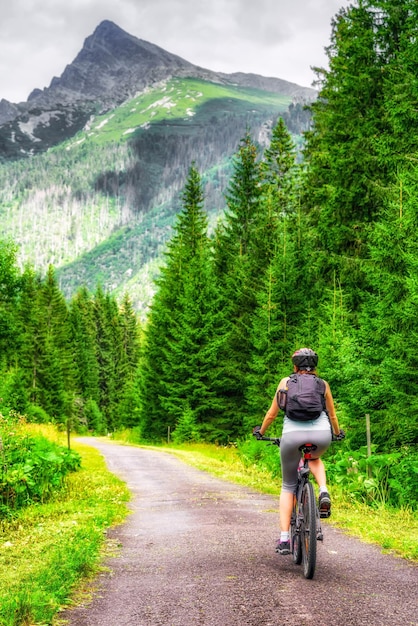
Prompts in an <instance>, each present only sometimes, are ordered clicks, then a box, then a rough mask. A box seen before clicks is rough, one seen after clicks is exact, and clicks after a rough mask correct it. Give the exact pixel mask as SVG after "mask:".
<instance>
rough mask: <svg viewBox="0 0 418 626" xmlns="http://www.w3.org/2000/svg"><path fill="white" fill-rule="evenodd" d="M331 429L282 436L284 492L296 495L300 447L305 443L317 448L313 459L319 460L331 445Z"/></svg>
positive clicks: (281, 451) (281, 456)
mask: <svg viewBox="0 0 418 626" xmlns="http://www.w3.org/2000/svg"><path fill="white" fill-rule="evenodd" d="M331 439H332V437H331V429H330V428H327V430H312V429H309V430H306V431H303V430H297V431H293V432H288V433H285V434H283V435H282V438H281V441H280V459H281V463H282V491H288V492H290V493H294V492H295V490H296V485H297V482H298V465H299V461H300V457H301V453H300V451H299V447H300V446H302V445H303V444H304V443H313V444H315V445H316V446H317V449H316V450H315V452H312V458H313V459H318V458H319V457H320V456H321V455H322V454H324V452H325V450H327V449H328V447H329V445H330V443H331Z"/></svg>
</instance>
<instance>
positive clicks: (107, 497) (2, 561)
mask: <svg viewBox="0 0 418 626" xmlns="http://www.w3.org/2000/svg"><path fill="white" fill-rule="evenodd" d="M74 448H75V449H77V450H78V451H79V452H80V454H81V455H82V458H83V469H82V470H81V471H79V472H76V473H74V474H72V475H71V476H70V477H69V478H68V480H67V485H66V488H65V490H64V491H63V492H61V493H59V494H58V495H57V496H56V498H55V499H54V500H52V501H50V502H49V503H47V504H43V505H38V506H30V507H28V508H26V509H24V510H22V511H21V512H20V513H19V515H18V516H17V517H16V518H15V519H14V520H12V521H8V522H6V521H4V520H3V521H2V524H1V528H0V545H1V550H0V624H1V625H2V626H17V625H19V626H30V625H33V624H51V623H52V621H51V620H52V619H53V616H54V615H55V614H56V613H57V611H58V609H59V608H60V607H61V606H62V605H64V604H66V603H67V602H69V598H70V596H71V594H72V593H74V590H75V589H76V588H77V586H78V584H79V582H80V580H89V579H91V578H92V577H94V576H95V575H96V574H97V573H98V571H99V569H100V560H101V556H102V554H103V549H104V547H105V546H106V542H105V534H104V533H105V530H106V528H108V527H109V526H112V525H114V524H117V523H120V522H122V521H123V520H124V519H125V517H126V515H127V512H128V509H127V507H126V502H127V500H128V499H129V497H130V495H129V492H128V490H127V488H126V486H125V484H124V483H123V482H122V481H120V480H119V479H118V478H116V477H115V476H113V475H112V474H111V473H110V472H109V471H108V470H107V469H106V466H105V463H104V460H103V458H102V456H101V455H100V454H99V452H97V451H96V450H94V449H93V448H90V447H86V446H79V445H77V446H74Z"/></svg>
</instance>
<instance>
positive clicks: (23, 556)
mask: <svg viewBox="0 0 418 626" xmlns="http://www.w3.org/2000/svg"><path fill="white" fill-rule="evenodd" d="M60 443H61V444H62V443H63V441H62V440H61V441H60ZM115 443H128V444H129V445H135V444H132V443H130V442H127V441H124V440H119V441H115ZM73 447H74V449H76V450H77V451H78V452H79V453H80V454H81V456H82V469H81V470H80V471H78V472H76V473H74V474H71V475H70V476H69V478H68V479H67V485H66V489H65V490H64V491H63V492H61V493H60V494H58V495H57V497H56V498H55V499H54V500H52V501H50V502H48V503H47V504H42V505H36V506H31V507H28V508H27V509H25V510H22V511H21V512H20V513H19V514H18V516H17V517H16V518H15V519H14V520H13V521H10V522H5V521H4V520H3V521H0V624H1V625H2V626H35V624H36V625H38V626H47V625H51V624H53V623H54V624H58V623H59V620H58V621H57V619H58V615H59V609H60V607H62V606H64V605H69V604H71V603H74V604H77V603H78V601H79V600H80V597H81V598H82V599H85V597H86V594H87V597H88V594H89V593H90V591H91V588H92V587H91V585H92V581H93V579H94V578H95V576H96V575H97V574H98V573H99V572H100V570H101V563H102V561H103V557H104V555H105V552H106V551H109V549H113V548H114V546H112V545H110V544H109V542H106V538H105V531H106V529H107V528H109V527H111V526H113V525H115V524H118V523H121V522H123V520H124V519H125V518H126V515H127V512H128V509H127V506H126V503H127V501H128V500H129V498H130V494H129V492H128V490H127V487H126V485H125V484H124V483H123V482H122V481H120V480H119V479H118V478H116V477H115V476H114V475H113V474H111V473H110V472H109V471H108V470H107V468H106V465H105V463H104V460H103V457H102V455H101V454H100V453H99V452H98V451H97V450H95V449H94V448H92V447H90V446H84V445H81V444H76V443H74V444H73ZM139 447H143V446H139ZM154 449H158V450H163V451H165V452H168V453H170V454H174V455H176V456H177V457H178V458H179V459H181V460H182V461H183V462H185V463H187V464H189V465H192V466H194V467H196V468H198V469H201V470H204V471H207V472H209V473H210V474H212V475H214V476H217V477H219V478H221V479H224V480H229V481H231V482H234V483H237V484H242V485H245V486H248V487H250V488H253V489H256V490H258V491H260V492H264V493H268V494H271V495H274V496H278V494H279V490H280V485H279V481H278V480H277V479H273V478H272V477H271V474H270V473H269V472H267V471H263V470H262V469H261V468H260V466H259V465H257V464H255V463H254V464H246V465H245V464H244V463H243V461H242V460H241V458H240V457H239V455H238V452H237V450H236V449H235V448H218V447H216V446H214V445H208V444H207V445H206V444H193V445H186V444H185V445H182V446H174V445H171V446H160V447H158V448H154ZM332 495H333V516H332V524H334V525H335V526H337V527H340V528H342V529H344V531H346V532H348V533H350V534H351V535H355V536H357V537H359V538H360V539H362V540H363V541H366V542H370V543H375V544H377V545H379V546H381V548H382V550H383V551H385V552H391V553H392V554H394V555H397V556H402V557H404V558H407V559H410V560H412V561H415V562H418V541H417V539H418V520H417V516H416V515H414V514H413V513H411V512H409V511H406V510H404V511H395V510H391V509H385V508H383V507H382V508H380V509H376V510H373V509H370V508H369V507H366V506H362V505H359V504H356V505H354V504H352V503H349V502H347V499H346V498H345V497H344V494H343V493H342V492H341V491H339V490H338V488H333V489H332ZM71 598H72V600H71Z"/></svg>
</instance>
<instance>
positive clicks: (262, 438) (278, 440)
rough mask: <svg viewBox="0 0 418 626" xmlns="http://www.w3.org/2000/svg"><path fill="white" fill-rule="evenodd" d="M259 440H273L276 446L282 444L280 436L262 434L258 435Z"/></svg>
mask: <svg viewBox="0 0 418 626" xmlns="http://www.w3.org/2000/svg"><path fill="white" fill-rule="evenodd" d="M257 439H258V441H272V442H273V444H275V445H276V446H280V438H279V437H265V436H264V435H260V436H259V437H257Z"/></svg>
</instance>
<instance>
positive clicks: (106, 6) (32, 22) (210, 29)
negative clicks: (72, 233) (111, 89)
mask: <svg viewBox="0 0 418 626" xmlns="http://www.w3.org/2000/svg"><path fill="white" fill-rule="evenodd" d="M347 3H348V0H257V2H254V0H211V2H208V0H141V2H138V0H71V1H69V0H13V1H11V0H9V2H8V4H7V6H6V7H4V8H2V18H1V20H0V98H1V97H4V98H6V99H8V100H11V101H12V102H18V101H22V100H26V98H27V96H28V95H29V93H30V91H31V90H32V89H34V88H35V87H38V88H43V87H45V86H48V85H49V83H50V81H51V79H52V78H53V76H59V75H61V74H62V72H63V71H64V69H65V66H66V65H67V64H69V63H71V62H72V61H73V60H74V58H75V56H76V55H77V54H78V52H79V51H80V50H81V48H82V46H83V42H84V40H85V39H86V37H88V36H89V35H90V34H91V33H92V32H93V31H94V29H95V28H96V26H97V25H98V24H99V23H100V22H101V21H102V20H104V19H109V20H112V21H113V22H115V23H116V24H117V25H118V26H120V27H121V28H123V29H124V30H126V31H127V32H129V33H130V34H132V35H134V36H135V37H138V38H140V39H145V40H147V41H150V42H151V43H154V44H156V45H159V46H160V47H162V48H164V49H166V50H168V51H169V52H172V53H174V54H177V55H179V56H181V57H183V58H184V59H186V60H188V61H190V62H191V63H194V64H196V65H201V66H203V67H207V68H209V69H213V70H215V71H223V72H234V71H244V72H254V73H257V74H262V75H265V76H276V77H278V78H284V79H286V80H290V81H292V82H296V83H299V84H301V85H306V86H309V85H310V84H311V82H312V80H313V78H314V77H313V74H312V72H311V71H310V66H311V65H313V64H315V65H317V64H323V62H324V59H325V57H324V53H323V50H324V48H325V46H326V45H328V43H329V35H330V22H331V17H332V16H333V15H335V13H336V12H337V11H338V9H339V8H340V6H344V5H347Z"/></svg>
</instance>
